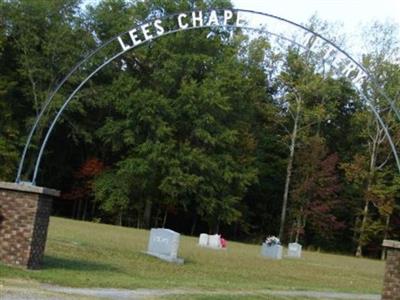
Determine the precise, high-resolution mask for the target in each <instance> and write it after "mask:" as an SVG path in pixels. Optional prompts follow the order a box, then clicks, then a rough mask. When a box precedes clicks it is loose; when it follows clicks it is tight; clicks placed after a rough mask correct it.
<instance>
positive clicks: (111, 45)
mask: <svg viewBox="0 0 400 300" xmlns="http://www.w3.org/2000/svg"><path fill="white" fill-rule="evenodd" d="M202 28H209V29H210V34H213V33H214V30H215V29H221V28H222V29H224V30H226V31H228V32H230V33H231V34H234V33H235V30H251V31H253V32H258V33H262V34H264V35H266V36H267V37H268V38H269V40H270V41H271V43H273V45H274V47H281V48H287V47H288V46H292V47H297V48H298V49H299V50H300V51H302V52H307V54H310V55H315V56H316V57H318V58H319V59H321V60H322V65H323V68H324V70H325V72H326V70H329V73H330V74H331V75H332V76H336V77H347V78H348V79H349V80H350V81H351V82H352V84H353V87H354V88H355V89H356V90H358V92H359V94H360V95H361V98H362V101H364V103H365V104H366V105H368V107H369V108H370V110H371V112H372V113H373V115H374V116H375V118H376V120H377V121H378V123H379V125H380V126H381V128H382V129H383V130H384V132H385V135H386V138H387V140H388V142H389V144H390V146H391V150H392V153H393V157H394V158H395V160H396V163H397V167H398V169H399V171H400V161H399V158H398V154H397V151H396V146H395V144H394V142H393V140H392V138H391V135H390V130H389V128H388V126H387V125H386V124H385V122H384V120H383V118H382V116H381V112H382V111H387V110H391V111H393V113H394V114H395V115H396V116H397V118H399V120H400V114H399V110H398V108H397V107H396V104H395V103H394V101H392V100H391V99H390V98H389V97H387V96H386V95H385V93H384V92H383V90H382V89H381V88H380V87H379V85H378V84H377V83H376V81H375V80H374V78H373V76H371V74H369V73H368V71H367V70H366V69H365V68H364V67H363V66H362V65H361V64H360V63H358V62H357V61H356V60H355V59H354V58H352V57H351V56H350V55H349V54H348V53H347V52H345V51H344V50H342V49H341V48H340V47H339V46H337V45H336V44H335V43H334V42H332V41H330V40H328V39H327V38H325V37H323V36H322V35H320V34H318V33H317V32H314V31H313V30H311V29H308V28H306V27H304V26H302V25H300V24H297V23H294V22H292V21H289V20H286V19H284V18H281V17H277V16H274V15H271V14H267V13H263V12H256V11H250V10H243V9H212V10H207V11H204V10H203V11H201V10H193V11H189V12H182V13H176V14H172V15H163V13H162V12H154V13H153V15H152V16H150V17H149V18H148V19H147V20H145V21H144V22H142V23H140V24H135V26H133V27H132V28H131V29H130V30H128V31H126V32H124V33H122V34H119V35H118V36H115V37H113V38H112V39H110V40H108V41H107V42H105V43H103V44H101V45H100V46H99V47H98V48H96V49H95V50H93V51H92V52H91V53H89V54H88V55H87V56H86V57H84V58H83V59H82V60H81V61H80V62H78V63H77V64H76V65H75V66H74V67H73V68H72V69H71V71H70V72H69V73H68V74H67V75H66V76H65V77H64V78H63V79H62V80H61V82H60V83H59V84H58V85H57V86H56V87H55V88H54V90H53V91H52V93H51V94H50V96H49V97H48V99H47V100H46V102H45V103H44V105H43V108H42V110H41V112H40V114H39V115H38V117H37V119H36V121H35V122H34V125H33V127H32V129H31V131H30V133H29V135H28V138H27V141H26V144H25V147H24V150H23V153H22V156H21V159H20V163H19V167H18V172H17V176H16V179H15V181H16V183H21V182H27V183H29V184H30V185H36V179H37V175H38V172H39V169H40V165H41V161H42V157H43V154H44V150H45V148H46V145H47V143H48V140H49V138H50V136H51V133H52V132H53V129H54V127H55V125H56V123H57V121H58V120H59V119H60V117H61V116H62V114H63V112H64V110H65V109H66V108H67V106H68V104H69V103H70V102H71V101H72V100H73V99H74V97H75V95H76V94H77V93H78V92H79V90H80V89H81V88H82V87H83V86H84V85H85V84H86V83H87V82H88V81H89V80H90V79H91V78H92V77H93V76H94V75H95V74H96V73H98V72H99V71H100V70H102V69H103V68H104V67H105V66H107V65H108V64H109V63H111V62H112V61H114V60H117V59H123V54H124V53H126V52H128V51H130V50H133V49H135V48H136V47H139V46H141V45H143V44H146V43H150V42H151V41H153V40H156V39H158V38H161V37H163V36H167V35H170V34H173V33H176V32H179V31H188V30H194V29H202ZM99 61H100V63H97V64H96V62H99ZM80 72H81V73H82V72H83V73H84V74H85V76H84V77H83V78H84V79H83V80H82V81H81V82H80V83H79V84H77V85H75V86H74V85H72V86H73V88H72V90H71V91H70V92H69V93H68V94H69V96H68V97H67V98H65V99H64V100H63V101H62V102H61V105H60V106H59V107H56V108H54V107H53V108H52V109H55V112H54V111H52V110H51V107H52V104H53V103H55V101H54V98H55V96H56V94H57V93H58V92H59V91H60V89H62V88H64V87H65V86H67V84H66V83H67V82H68V83H69V84H71V83H70V82H69V81H71V80H70V79H71V78H72V77H73V76H74V75H75V74H78V73H80ZM81 73H80V74H81ZM365 83H367V84H368V86H369V87H370V88H372V89H373V90H374V91H375V92H376V93H377V94H378V95H379V105H377V101H375V99H369V97H368V96H367V95H366V94H365V93H364V92H363V87H362V84H364V85H365ZM46 114H50V115H52V114H53V117H52V120H51V121H50V123H48V124H44V127H45V128H46V130H45V131H44V132H45V134H44V136H43V137H39V139H38V140H39V141H40V142H39V144H38V145H37V146H38V147H33V146H32V141H33V140H34V139H33V137H34V135H35V134H38V132H42V131H41V130H38V128H39V126H43V124H41V121H43V120H45V118H44V116H45V115H46ZM35 149H39V150H38V151H36V150H35ZM28 155H29V156H30V157H32V158H33V159H34V170H33V174H27V175H24V176H28V177H27V178H25V177H24V176H23V174H24V168H26V158H27V157H28ZM23 177H24V178H23Z"/></svg>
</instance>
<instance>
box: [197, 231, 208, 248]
mask: <svg viewBox="0 0 400 300" xmlns="http://www.w3.org/2000/svg"><path fill="white" fill-rule="evenodd" d="M199 245H200V246H202V247H207V246H208V234H207V233H202V234H200V237H199Z"/></svg>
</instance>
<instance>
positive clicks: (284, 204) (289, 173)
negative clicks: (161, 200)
mask: <svg viewBox="0 0 400 300" xmlns="http://www.w3.org/2000/svg"><path fill="white" fill-rule="evenodd" d="M300 104H301V101H300V99H299V98H297V108H296V115H295V117H294V125H293V130H292V134H291V140H290V153H289V161H288V165H287V169H286V181H285V191H284V193H283V202H282V212H281V224H280V227H279V239H280V240H281V241H282V240H283V238H284V236H283V232H284V230H285V221H286V210H287V202H288V196H289V187H290V179H291V177H292V169H293V161H294V152H295V148H296V140H297V130H298V126H299V119H300V109H301V107H300Z"/></svg>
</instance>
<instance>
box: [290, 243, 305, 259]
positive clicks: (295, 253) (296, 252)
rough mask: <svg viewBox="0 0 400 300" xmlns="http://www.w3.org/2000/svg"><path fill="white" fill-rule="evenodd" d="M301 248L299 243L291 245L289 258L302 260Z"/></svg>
mask: <svg viewBox="0 0 400 300" xmlns="http://www.w3.org/2000/svg"><path fill="white" fill-rule="evenodd" d="M301 248H302V246H301V245H300V244H298V243H289V245H288V251H287V256H288V257H291V258H300V257H301Z"/></svg>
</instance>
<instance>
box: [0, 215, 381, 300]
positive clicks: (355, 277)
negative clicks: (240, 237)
mask: <svg viewBox="0 0 400 300" xmlns="http://www.w3.org/2000/svg"><path fill="white" fill-rule="evenodd" d="M148 236H149V232H148V231H146V230H136V229H132V228H124V227H117V226H111V225H103V224H95V223H89V222H78V221H72V220H68V219H61V218H55V217H53V218H51V220H50V227H49V236H48V241H47V247H46V252H45V259H44V266H43V269H42V270H39V271H27V270H22V269H19V268H11V267H6V266H4V265H1V266H0V278H1V277H3V278H8V279H10V278H18V279H23V280H25V279H33V280H36V281H39V282H46V283H53V284H57V285H64V286H74V287H113V288H129V289H137V288H151V289H159V288H162V289H164V288H180V289H188V290H190V289H196V290H198V289H204V290H207V291H213V290H219V289H223V290H232V291H241V290H242V291H249V290H251V291H257V290H268V289H272V290H291V289H293V290H330V291H340V292H360V293H376V294H379V293H380V292H381V289H382V281H383V271H384V263H383V262H381V261H378V260H371V259H357V258H354V257H350V256H342V255H333V254H324V253H317V252H307V251H303V258H302V259H282V260H280V261H273V260H268V259H265V258H263V257H261V256H260V246H259V245H248V244H241V243H234V242H229V243H228V249H227V250H226V251H224V250H221V251H216V250H211V249H204V248H200V247H198V246H197V238H193V237H187V236H181V245H180V251H179V256H180V257H183V258H184V259H185V264H184V265H174V264H170V263H167V262H163V261H160V260H158V259H156V258H153V257H150V256H147V255H145V254H143V251H145V250H146V248H147V242H148ZM3 280H4V279H3ZM179 299H180V298H179ZM182 299H183V298H182ZM196 299H203V298H201V296H199V298H196ZM204 299H205V298H204ZM215 299H225V298H223V297H222V296H221V298H215ZM226 299H227V298H226ZM230 299H231V298H230ZM238 299H240V298H238ZM254 299H258V298H254ZM271 299H272V298H271Z"/></svg>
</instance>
